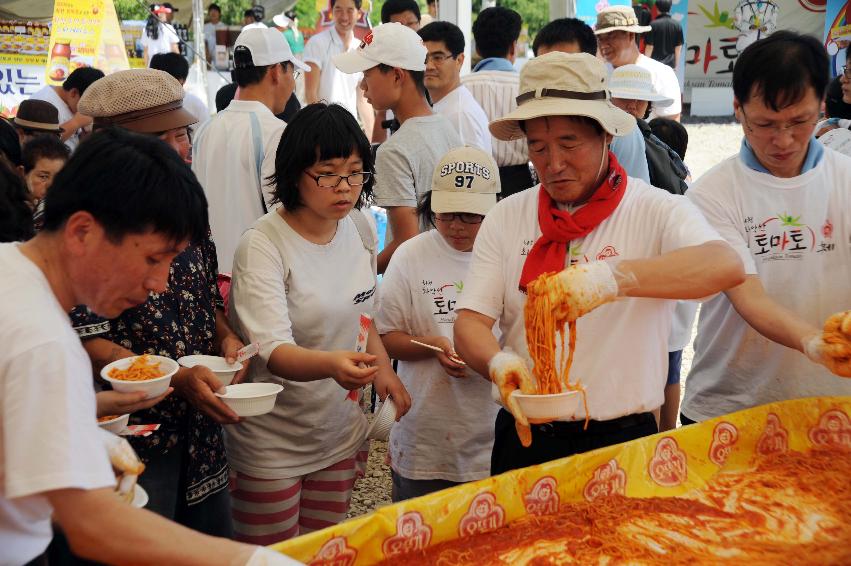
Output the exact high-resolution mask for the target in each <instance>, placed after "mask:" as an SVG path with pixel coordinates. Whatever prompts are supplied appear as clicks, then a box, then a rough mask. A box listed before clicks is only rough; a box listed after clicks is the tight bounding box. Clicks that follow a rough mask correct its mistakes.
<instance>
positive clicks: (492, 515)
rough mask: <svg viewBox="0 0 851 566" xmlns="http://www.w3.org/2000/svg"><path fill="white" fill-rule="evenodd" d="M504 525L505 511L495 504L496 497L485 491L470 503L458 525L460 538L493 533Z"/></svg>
mask: <svg viewBox="0 0 851 566" xmlns="http://www.w3.org/2000/svg"><path fill="white" fill-rule="evenodd" d="M504 524H505V509H503V508H502V506H500V505H499V504H498V503H497V502H496V496H495V495H494V494H493V493H490V492H488V491H486V492H485V493H480V494H479V495H477V496H476V497H475V498H474V499H473V501H472V502H471V503H470V507H469V509H468V510H467V514H466V515H464V516H463V517H462V518H461V521H460V522H459V523H458V534H459V536H462V537H468V536H472V535H478V534H481V533H487V532H490V531H494V530H496V529H498V528H500V527H501V526H503V525H504Z"/></svg>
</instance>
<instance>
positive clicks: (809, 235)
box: [751, 214, 816, 260]
mask: <svg viewBox="0 0 851 566" xmlns="http://www.w3.org/2000/svg"><path fill="white" fill-rule="evenodd" d="M751 248H752V250H753V254H754V255H755V256H765V258H766V259H771V260H775V259H798V258H800V257H801V255H802V254H803V253H804V252H812V251H815V249H816V233H815V232H814V231H813V229H812V228H810V227H809V226H807V225H806V224H802V223H801V216H800V215H798V216H793V215H791V214H777V215H776V216H772V217H770V218H767V219H765V220H763V221H762V222H760V223H759V224H758V225H757V226H756V230H755V232H754V236H753V245H752V246H751Z"/></svg>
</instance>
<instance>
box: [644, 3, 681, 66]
mask: <svg viewBox="0 0 851 566" xmlns="http://www.w3.org/2000/svg"><path fill="white" fill-rule="evenodd" d="M650 27H651V28H652V30H651V31H650V33H648V34H647V35H646V36H645V37H644V42H645V43H646V44H647V45H652V46H653V53H652V55H651V57H653V59H656V60H657V61H660V62H662V63H665V64H666V65H668V66H670V67H673V66H674V48H675V47H677V46H678V45H682V44H683V28H682V27H680V24H679V22H678V21H676V20H675V19H673V18H672V17H671V15H670V14H659V16H658V17H657V18H656V19H655V20H653V21H652V22H650Z"/></svg>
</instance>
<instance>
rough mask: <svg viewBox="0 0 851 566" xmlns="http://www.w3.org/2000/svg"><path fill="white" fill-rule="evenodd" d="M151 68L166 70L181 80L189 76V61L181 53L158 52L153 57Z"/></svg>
mask: <svg viewBox="0 0 851 566" xmlns="http://www.w3.org/2000/svg"><path fill="white" fill-rule="evenodd" d="M149 66H150V67H151V69H157V70H158V71H165V72H166V73H168V74H169V75H171V76H172V77H174V78H176V79H177V80H179V81H180V82H184V81H185V80H186V77H188V76H189V63H188V62H187V61H186V58H185V57H184V56H183V55H181V54H180V53H157V54H156V55H154V56H153V57H151V63H150V65H149Z"/></svg>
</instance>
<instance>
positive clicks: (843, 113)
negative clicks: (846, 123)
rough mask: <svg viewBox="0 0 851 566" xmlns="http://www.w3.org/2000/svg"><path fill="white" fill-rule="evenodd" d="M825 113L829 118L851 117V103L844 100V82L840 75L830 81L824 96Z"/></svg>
mask: <svg viewBox="0 0 851 566" xmlns="http://www.w3.org/2000/svg"><path fill="white" fill-rule="evenodd" d="M824 113H825V114H826V115H827V117H828V118H841V119H845V120H848V119H851V104H848V103H847V102H845V101H844V100H842V82H841V79H840V78H839V77H836V78H835V79H833V80H832V81H830V85H828V87H827V94H826V95H825V97H824Z"/></svg>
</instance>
